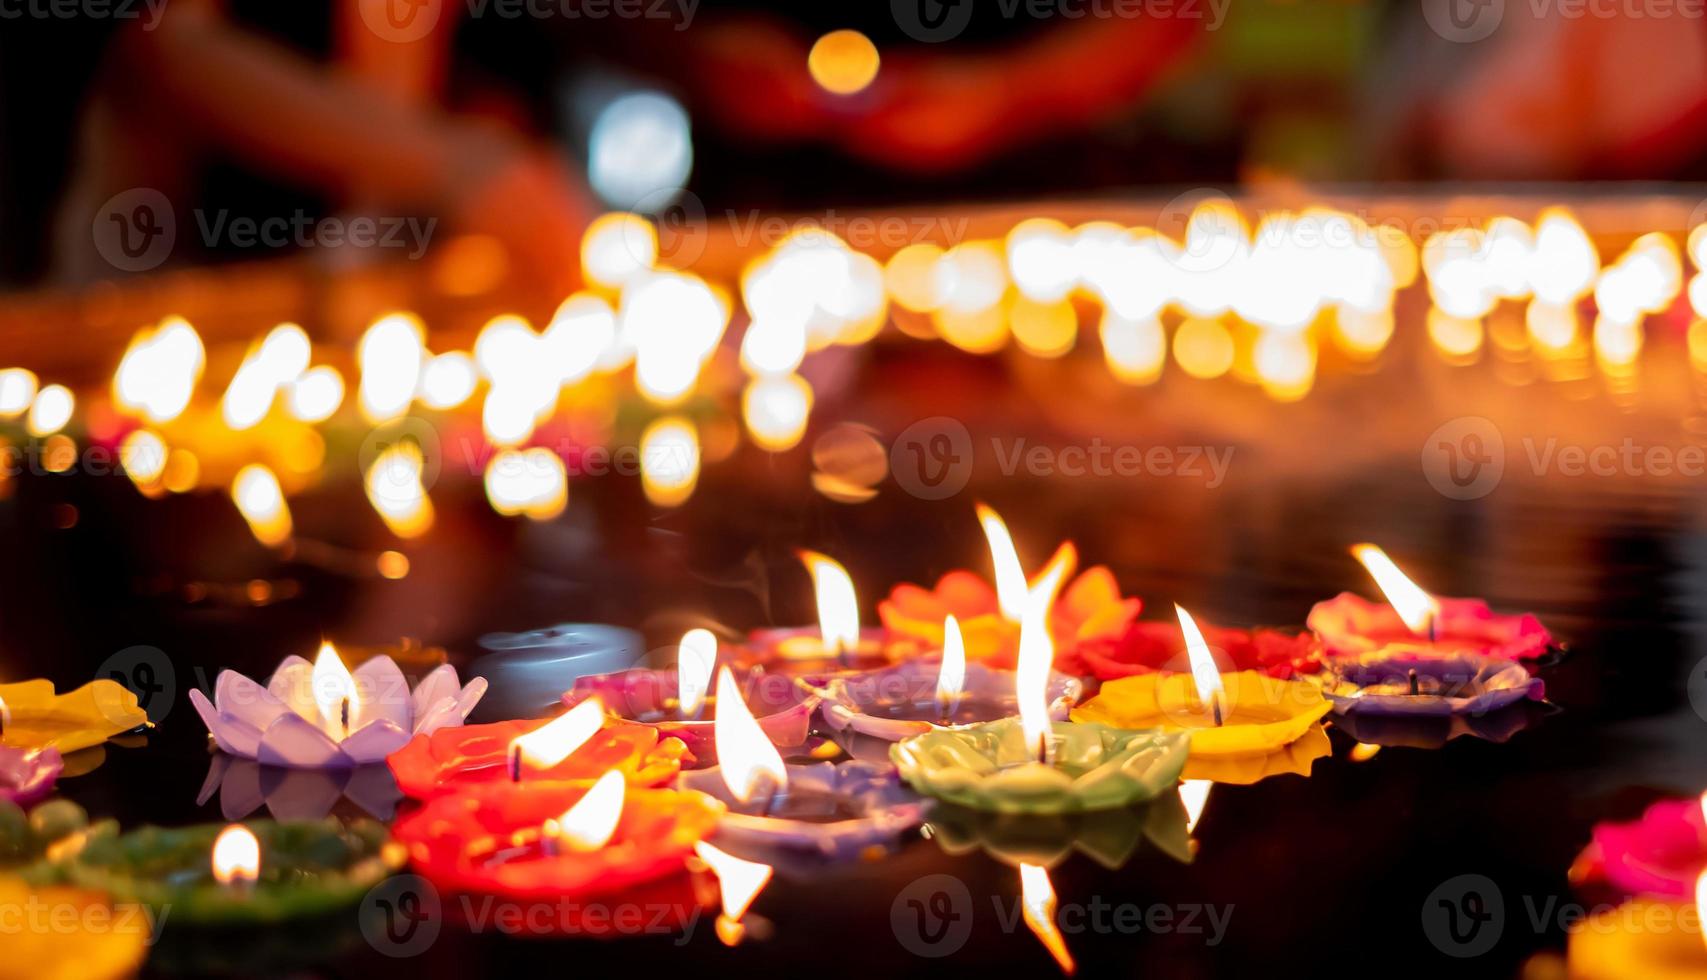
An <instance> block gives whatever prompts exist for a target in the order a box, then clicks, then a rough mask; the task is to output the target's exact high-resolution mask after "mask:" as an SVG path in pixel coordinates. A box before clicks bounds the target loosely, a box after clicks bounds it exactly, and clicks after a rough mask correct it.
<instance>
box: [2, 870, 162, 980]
mask: <svg viewBox="0 0 1707 980" xmlns="http://www.w3.org/2000/svg"><path fill="white" fill-rule="evenodd" d="M0 905H3V906H4V907H5V908H11V909H19V910H22V909H26V908H40V909H49V910H58V909H64V910H66V912H71V913H74V914H71V915H65V916H64V918H61V919H56V920H55V921H56V922H60V923H63V925H61V926H59V927H55V928H39V927H38V928H34V929H14V930H12V931H11V932H10V933H9V934H8V935H7V937H6V956H7V958H8V959H9V960H11V961H12V962H13V963H15V964H18V965H19V967H20V974H21V975H28V976H31V977H45V978H69V977H76V978H78V980H122V978H124V977H134V976H136V975H137V972H138V971H140V970H141V969H142V961H143V960H144V959H146V958H147V956H148V945H149V941H150V936H149V927H150V926H151V925H153V923H152V922H150V921H148V920H146V919H145V918H144V917H143V916H138V915H134V914H131V913H132V912H134V910H130V911H129V912H127V911H126V910H124V909H121V908H115V907H114V902H113V901H112V900H111V899H110V898H108V897H107V896H106V895H105V894H103V893H101V892H98V891H93V890H90V889H85V888H69V887H65V886H61V885H51V886H47V887H41V888H37V887H33V886H31V885H30V884H29V883H28V882H26V881H24V880H23V879H22V878H19V877H16V876H12V875H8V876H5V877H0ZM55 914H56V915H64V913H59V912H57V911H56V912H55ZM93 923H99V925H94V924H93ZM25 964H27V966H25Z"/></svg>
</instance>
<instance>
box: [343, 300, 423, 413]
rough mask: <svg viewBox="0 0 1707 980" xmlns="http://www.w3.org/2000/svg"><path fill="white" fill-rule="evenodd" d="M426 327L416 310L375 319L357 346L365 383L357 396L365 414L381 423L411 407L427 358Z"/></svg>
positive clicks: (359, 387) (362, 381)
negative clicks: (415, 312) (414, 312)
mask: <svg viewBox="0 0 1707 980" xmlns="http://www.w3.org/2000/svg"><path fill="white" fill-rule="evenodd" d="M425 336H426V328H425V327H423V326H422V324H421V318H420V317H417V316H416V315H415V314H413V313H392V314H390V315H388V316H384V317H381V318H380V319H378V320H376V321H374V323H373V325H372V326H370V327H368V328H367V332H366V333H364V334H362V339H361V341H360V343H358V344H357V345H356V361H357V363H358V364H359V365H360V367H361V382H360V384H359V386H358V389H357V393H356V399H357V404H358V405H359V407H360V408H361V412H362V417H363V418H365V419H367V420H368V421H369V422H372V423H374V424H376V425H377V424H378V423H381V422H387V421H390V420H391V419H394V418H396V417H398V416H399V415H402V414H403V413H404V412H406V411H408V410H409V403H410V402H411V401H413V400H414V398H415V389H416V388H417V387H418V386H419V384H420V379H421V366H422V362H423V361H424V359H425V358H426V343H425V341H424V339H423V338H425Z"/></svg>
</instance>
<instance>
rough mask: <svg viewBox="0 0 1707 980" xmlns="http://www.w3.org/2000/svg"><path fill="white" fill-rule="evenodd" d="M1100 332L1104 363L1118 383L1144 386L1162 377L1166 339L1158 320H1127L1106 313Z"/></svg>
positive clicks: (1165, 355) (1166, 351) (1166, 346)
mask: <svg viewBox="0 0 1707 980" xmlns="http://www.w3.org/2000/svg"><path fill="white" fill-rule="evenodd" d="M1101 333H1102V356H1103V360H1104V361H1105V362H1107V364H1108V369H1109V371H1110V372H1112V373H1113V374H1114V376H1115V377H1116V378H1117V379H1119V380H1120V381H1121V382H1123V383H1125V384H1129V385H1147V384H1150V383H1151V382H1153V381H1155V380H1156V379H1157V378H1159V377H1161V376H1162V366H1163V365H1164V364H1165V363H1166V362H1167V359H1168V336H1167V334H1166V333H1165V332H1163V330H1162V322H1161V321H1160V320H1157V319H1156V318H1155V317H1146V318H1145V319H1142V320H1127V319H1124V318H1122V317H1118V316H1115V315H1114V314H1113V313H1112V312H1111V313H1105V314H1103V318H1102V328H1101Z"/></svg>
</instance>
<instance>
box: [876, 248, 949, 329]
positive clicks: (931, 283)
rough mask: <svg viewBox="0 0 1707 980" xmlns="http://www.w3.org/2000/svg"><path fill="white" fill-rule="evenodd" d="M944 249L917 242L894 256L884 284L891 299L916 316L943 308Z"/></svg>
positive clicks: (886, 268)
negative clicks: (939, 276) (940, 269)
mask: <svg viewBox="0 0 1707 980" xmlns="http://www.w3.org/2000/svg"><path fill="white" fill-rule="evenodd" d="M942 256H943V251H942V248H941V247H939V246H937V245H933V244H931V243H930V242H914V243H913V244H911V245H908V246H906V247H905V248H903V249H901V250H900V251H898V252H896V253H895V254H894V255H891V256H890V257H889V261H888V263H887V264H885V265H884V267H883V285H884V288H885V289H887V290H888V291H889V298H890V299H893V300H894V301H895V302H896V303H897V304H898V305H900V306H902V307H904V308H906V309H909V310H912V311H913V312H915V313H929V312H931V311H932V310H934V309H936V308H937V307H939V306H941V305H942V292H941V290H940V288H939V286H938V283H937V280H936V267H937V263H938V262H939V261H940V260H941V259H942Z"/></svg>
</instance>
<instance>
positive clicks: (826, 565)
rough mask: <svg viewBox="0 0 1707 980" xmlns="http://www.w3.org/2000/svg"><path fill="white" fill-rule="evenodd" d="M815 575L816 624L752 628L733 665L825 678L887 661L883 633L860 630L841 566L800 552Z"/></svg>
mask: <svg viewBox="0 0 1707 980" xmlns="http://www.w3.org/2000/svg"><path fill="white" fill-rule="evenodd" d="M800 560H801V561H802V562H803V563H804V564H805V565H806V569H807V571H808V572H810V573H811V575H812V590H813V593H814V595H815V597H816V599H817V606H818V626H817V627H816V628H812V627H782V628H778V629H764V630H754V631H753V633H752V635H751V636H750V637H748V640H747V645H746V646H745V647H744V648H743V649H742V650H741V651H740V652H739V653H738V654H737V656H736V660H735V665H736V666H737V667H740V668H743V669H758V670H763V671H765V672H767V673H781V674H823V673H826V672H833V671H838V670H857V669H861V668H870V667H875V666H878V665H881V664H883V663H885V662H887V658H886V656H885V655H884V651H883V632H882V631H881V630H876V629H861V628H860V625H859V596H858V593H856V592H855V591H854V585H853V579H852V578H851V577H850V576H849V575H848V570H847V569H845V568H843V567H842V565H841V563H840V562H838V561H836V560H835V559H834V558H831V557H829V556H828V555H822V554H819V553H818V552H816V551H802V552H800Z"/></svg>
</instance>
